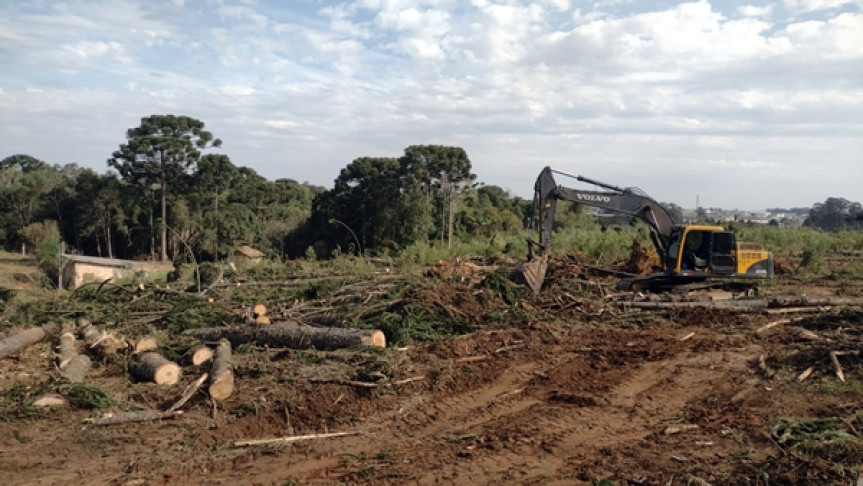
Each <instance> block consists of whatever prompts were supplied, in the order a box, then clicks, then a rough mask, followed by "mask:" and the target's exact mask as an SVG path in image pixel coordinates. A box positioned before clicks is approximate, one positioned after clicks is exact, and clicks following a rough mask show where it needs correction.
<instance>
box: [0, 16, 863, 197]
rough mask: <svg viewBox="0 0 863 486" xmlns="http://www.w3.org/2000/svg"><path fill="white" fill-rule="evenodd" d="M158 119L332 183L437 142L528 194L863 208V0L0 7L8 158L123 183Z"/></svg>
mask: <svg viewBox="0 0 863 486" xmlns="http://www.w3.org/2000/svg"><path fill="white" fill-rule="evenodd" d="M153 114H174V115H186V116H191V117H194V118H197V119H199V120H201V121H203V122H204V123H205V124H206V128H207V129H208V130H210V131H211V132H212V133H213V134H214V136H216V137H218V138H220V139H222V141H223V145H222V147H221V149H219V152H220V153H224V154H226V155H228V156H229V157H230V158H231V161H232V162H233V163H234V164H235V165H238V166H246V167H251V168H253V169H254V170H255V171H257V172H258V173H259V174H261V175H262V176H264V177H266V178H267V179H270V180H275V179H280V178H289V179H294V180H297V181H299V182H308V183H311V184H315V185H320V186H324V187H326V188H331V187H333V181H334V179H335V178H336V177H338V175H339V171H340V170H341V169H342V168H344V167H345V166H347V165H348V164H350V163H351V161H353V160H354V159H357V158H360V157H399V156H401V155H402V154H403V153H404V149H405V148H407V147H408V146H411V145H423V144H436V145H449V146H456V147H461V148H463V149H464V150H465V151H466V152H467V154H468V156H469V158H470V160H471V164H472V167H473V172H474V173H475V174H476V175H477V180H478V181H479V182H482V183H485V184H488V185H497V186H500V187H503V188H505V189H507V190H509V191H510V193H511V194H513V195H516V196H521V197H524V198H531V197H532V194H533V183H534V181H535V179H536V177H537V175H538V174H539V173H540V171H541V170H542V168H543V167H545V166H547V165H549V166H551V167H553V168H555V169H558V170H561V171H564V172H567V173H570V174H577V175H584V176H587V177H590V178H593V179H597V180H600V181H603V182H607V183H611V184H615V185H619V186H634V187H639V188H641V189H642V190H644V191H645V192H647V193H648V194H650V195H651V196H652V197H653V198H654V199H657V200H659V201H662V202H673V203H675V204H678V205H680V206H683V207H686V208H692V207H695V205H696V201H698V202H699V203H700V205H701V206H703V207H708V208H710V207H722V208H725V209H752V210H754V209H763V208H768V207H769V208H775V207H808V206H811V205H812V204H814V203H817V202H823V201H824V200H825V199H827V198H828V197H843V198H846V199H848V200H850V201H861V200H863V184H861V183H863V0H775V1H754V0H753V1H748V2H747V1H744V2H740V1H736V0H723V1H719V0H712V1H706V0H700V1H688V2H681V1H660V0H638V1H636V0H597V1H593V2H586V1H576V0H532V1H531V0H503V1H493V0H471V1H459V0H437V1H413V0H359V1H352V2H348V1H324V0H321V1H317V0H296V1H288V0H284V1H277V0H259V1H257V0H109V1H98V0H92V1H90V0H66V1H60V0H58V1H52V0H32V1H24V0H4V1H3V2H0V158H5V157H7V156H9V155H13V154H27V155H32V156H34V157H36V158H39V159H41V160H43V161H45V162H48V163H50V164H60V165H64V164H67V163H73V162H74V163H77V164H79V165H81V166H84V167H91V168H93V169H95V170H97V171H99V172H107V171H108V167H107V164H106V160H107V159H108V158H109V157H110V156H111V154H112V152H113V151H115V150H117V148H118V147H119V145H120V144H122V143H124V141H125V134H126V130H127V129H129V128H134V127H137V126H138V125H139V124H140V121H141V118H143V117H147V116H150V115H153ZM557 182H558V183H559V184H561V185H564V186H567V187H578V188H587V187H584V186H583V185H581V184H582V183H579V182H577V181H575V180H574V179H569V178H565V177H563V178H561V177H558V179H557Z"/></svg>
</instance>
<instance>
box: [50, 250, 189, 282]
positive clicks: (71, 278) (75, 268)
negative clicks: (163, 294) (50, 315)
mask: <svg viewBox="0 0 863 486" xmlns="http://www.w3.org/2000/svg"><path fill="white" fill-rule="evenodd" d="M60 268H61V269H62V272H63V275H62V277H63V278H62V281H63V282H62V284H63V287H64V288H70V287H71V288H73V289H77V288H78V287H80V286H81V285H83V284H85V283H87V282H102V281H106V280H107V281H112V280H122V279H132V278H140V279H142V280H148V279H151V278H154V277H155V276H156V274H157V273H162V272H164V273H167V272H170V271H172V270H174V265H173V264H172V263H163V262H136V261H132V260H118V259H116V258H99V257H89V256H82V255H66V254H63V255H62V256H61V257H60Z"/></svg>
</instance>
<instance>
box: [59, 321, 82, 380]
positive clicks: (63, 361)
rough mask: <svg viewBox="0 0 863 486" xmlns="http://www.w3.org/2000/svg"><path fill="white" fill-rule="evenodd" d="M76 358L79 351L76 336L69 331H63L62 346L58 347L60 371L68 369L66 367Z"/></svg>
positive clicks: (61, 335) (61, 336)
mask: <svg viewBox="0 0 863 486" xmlns="http://www.w3.org/2000/svg"><path fill="white" fill-rule="evenodd" d="M75 356H78V349H77V346H76V343H75V335H74V334H72V332H71V331H70V330H68V329H65V328H64V329H63V331H62V334H60V345H59V346H58V347H57V367H58V368H60V370H63V369H65V368H66V365H68V364H69V362H70V361H72V360H73V359H74V358H75Z"/></svg>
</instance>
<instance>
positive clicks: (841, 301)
mask: <svg viewBox="0 0 863 486" xmlns="http://www.w3.org/2000/svg"><path fill="white" fill-rule="evenodd" d="M861 304H863V299H860V298H849V297H809V296H796V295H795V296H789V295H777V296H774V297H770V298H769V299H767V305H768V307H770V308H779V307H821V306H833V305H861Z"/></svg>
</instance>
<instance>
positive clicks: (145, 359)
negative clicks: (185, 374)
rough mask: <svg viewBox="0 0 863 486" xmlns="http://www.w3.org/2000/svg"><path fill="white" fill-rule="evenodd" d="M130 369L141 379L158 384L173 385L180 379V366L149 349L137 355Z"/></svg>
mask: <svg viewBox="0 0 863 486" xmlns="http://www.w3.org/2000/svg"><path fill="white" fill-rule="evenodd" d="M129 371H130V372H131V373H132V375H133V376H134V377H135V378H138V379H139V380H141V381H152V382H154V383H156V384H157V385H173V384H175V383H177V382H178V381H180V374H181V370H180V366H179V365H178V364H177V363H174V362H173V361H168V360H167V359H165V357H163V356H162V355H161V354H159V353H156V352H153V351H147V352H146V353H142V354H140V355H138V356H136V358H135V360H134V361H132V363H131V364H130V365H129Z"/></svg>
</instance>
